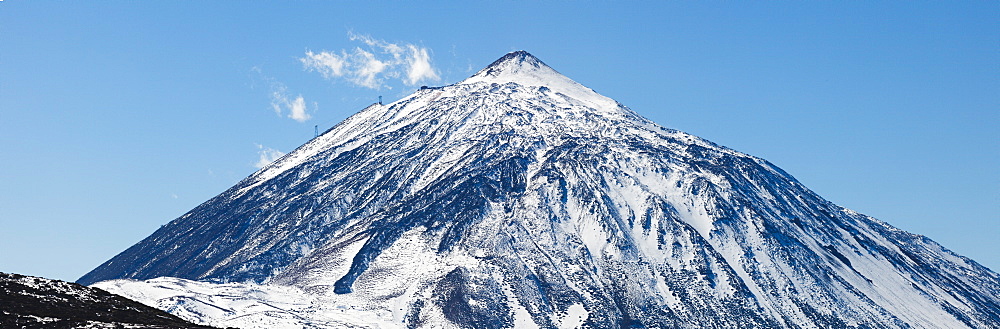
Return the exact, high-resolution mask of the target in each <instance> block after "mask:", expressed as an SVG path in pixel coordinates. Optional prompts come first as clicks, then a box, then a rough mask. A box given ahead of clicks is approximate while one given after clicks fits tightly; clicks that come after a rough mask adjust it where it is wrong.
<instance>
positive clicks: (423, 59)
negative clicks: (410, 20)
mask: <svg viewBox="0 0 1000 329" xmlns="http://www.w3.org/2000/svg"><path fill="white" fill-rule="evenodd" d="M348 36H349V38H350V40H351V41H360V42H361V43H363V44H364V45H365V46H366V48H362V47H356V48H355V49H354V51H352V52H347V51H345V50H341V51H340V52H334V51H322V52H319V53H314V52H312V51H307V52H306V57H303V58H300V59H299V61H301V62H302V65H303V66H305V68H306V70H309V71H316V72H319V73H320V74H321V75H323V77H324V78H326V79H330V80H333V79H337V78H344V79H346V80H347V81H348V82H351V83H353V84H355V85H357V86H360V87H365V88H371V89H381V88H383V87H385V88H391V87H389V86H388V85H387V84H386V80H389V79H397V78H399V79H401V81H402V82H403V83H404V84H406V85H409V86H414V85H417V84H418V83H421V82H423V81H437V80H440V79H441V78H440V77H439V76H438V74H437V70H435V69H434V66H433V65H432V64H431V56H430V51H429V49H427V48H424V47H418V46H416V45H413V44H403V45H399V44H395V43H389V42H386V41H384V40H379V39H375V38H372V37H371V36H368V35H363V34H355V33H353V32H350V33H348Z"/></svg>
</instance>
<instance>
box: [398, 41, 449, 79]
mask: <svg viewBox="0 0 1000 329" xmlns="http://www.w3.org/2000/svg"><path fill="white" fill-rule="evenodd" d="M408 48H410V54H411V55H410V57H408V58H407V68H406V84H408V85H411V86H412V85H415V84H417V82H420V81H422V80H432V81H437V80H440V79H441V78H440V77H438V75H437V72H436V71H434V67H433V66H431V56H430V55H428V54H427V48H417V47H416V46H414V45H408Z"/></svg>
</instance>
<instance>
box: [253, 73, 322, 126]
mask: <svg viewBox="0 0 1000 329" xmlns="http://www.w3.org/2000/svg"><path fill="white" fill-rule="evenodd" d="M304 60H305V59H303V62H304ZM328 62H329V61H328ZM331 70H332V69H331ZM250 72H252V73H253V74H252V75H251V78H252V82H253V85H251V88H255V87H254V85H256V84H257V81H258V80H262V81H264V82H265V83H266V84H267V87H268V88H269V91H270V96H271V97H270V98H271V109H272V110H274V114H277V115H278V116H279V117H280V116H286V117H288V118H291V119H292V120H295V121H298V122H305V121H307V120H309V119H311V118H312V115H311V114H309V113H310V112H316V109H317V108H319V104H317V103H316V102H313V103H312V106H311V107H310V106H307V103H306V100H305V98H304V97H302V94H299V95H297V96H295V97H291V96H290V94H289V93H288V87H287V86H285V84H284V83H281V82H278V81H277V80H275V79H274V78H272V77H269V76H266V75H264V72H263V71H261V69H260V68H259V67H256V66H254V67H251V68H250ZM334 73H335V72H334V71H330V73H329V74H334ZM323 74H324V76H325V75H326V74H327V73H323ZM285 113H288V114H287V115H285Z"/></svg>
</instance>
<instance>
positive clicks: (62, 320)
mask: <svg viewBox="0 0 1000 329" xmlns="http://www.w3.org/2000/svg"><path fill="white" fill-rule="evenodd" d="M0 328H49V329H53V328H191V329H202V328H204V329H212V328H211V327H206V326H201V325H195V324H192V323H188V322H186V321H184V320H181V319H180V318H178V317H176V316H173V315H170V314H168V313H166V312H164V311H161V310H158V309H155V308H152V307H149V306H146V305H143V304H140V303H139V302H135V301H132V300H129V299H127V298H125V297H122V296H118V295H113V294H110V293H108V292H106V291H104V290H101V289H96V288H90V287H85V286H81V285H79V284H76V283H70V282H64V281H59V280H50V279H45V278H39V277H33V276H24V275H18V274H10V273H0Z"/></svg>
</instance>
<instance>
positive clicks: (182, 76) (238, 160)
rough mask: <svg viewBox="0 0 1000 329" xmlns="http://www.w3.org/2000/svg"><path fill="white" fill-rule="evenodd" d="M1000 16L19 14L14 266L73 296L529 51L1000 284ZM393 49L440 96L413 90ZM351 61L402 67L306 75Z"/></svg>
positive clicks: (797, 5) (305, 10)
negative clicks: (310, 145)
mask: <svg viewBox="0 0 1000 329" xmlns="http://www.w3.org/2000/svg"><path fill="white" fill-rule="evenodd" d="M998 17H1000V2H996V1H963V2H935V3H923V2H909V1H907V2H894V3H889V4H886V3H871V2H868V1H854V2H848V3H847V4H844V3H842V2H819V1H808V2H767V3H766V4H751V3H745V2H739V3H733V2H686V1H685V2H681V1H677V2H668V3H661V2H659V1H657V2H646V3H639V2H629V3H621V2H611V1H595V2H583V3H581V2H569V1H556V2H547V3H541V4H539V3H533V2H521V1H493V2H484V3H473V4H468V3H465V2H434V1H420V2H417V1H407V2H391V3H379V4H374V5H372V4H369V3H368V2H361V1H351V2H332V1H302V2H296V3H292V4H289V3H286V2H284V1H280V2H279V1H247V2H236V1H223V2H219V3H216V2H201V1H144V2H138V1H58V2H53V1H26V0H6V1H2V2H0V156H2V158H0V271H4V272H17V273H23V274H29V275H38V276H45V277H51V278H56V279H63V280H75V279H76V278H78V277H79V276H80V275H82V274H84V273H86V272H87V271H89V270H90V269H92V268H94V267H96V266H97V265H99V264H100V263H102V262H104V261H105V260H107V259H109V258H110V257H112V256H114V255H115V254H117V253H118V252H121V251H122V250H124V249H125V248H127V247H129V246H130V245H132V244H134V243H136V242H138V241H139V240H141V239H142V238H144V237H146V236H147V235H148V234H150V233H152V232H153V231H154V230H155V229H156V228H158V227H159V226H160V225H162V224H164V223H167V222H168V221H170V220H172V219H174V218H176V217H178V216H180V215H182V214H183V213H185V212H187V211H188V210H190V209H191V208H193V207H195V206H197V205H198V204H199V203H201V202H204V201H206V200H208V199H209V198H211V197H212V196H215V195H216V194H218V193H220V192H222V191H224V190H225V189H226V188H228V187H229V186H231V185H233V184H235V183H236V182H237V181H239V180H240V179H242V178H244V177H246V176H247V175H249V174H251V173H253V172H254V171H255V170H256V167H255V164H256V163H257V162H258V161H259V160H260V158H261V155H262V154H264V156H265V157H266V156H269V155H273V154H275V152H288V151H290V150H292V149H294V148H295V147H296V146H298V145H300V144H301V143H303V142H305V141H306V140H308V139H309V138H311V137H312V136H313V126H314V125H320V127H321V128H322V129H325V128H328V127H330V126H332V125H334V124H336V123H337V122H339V121H340V120H342V119H344V118H345V117H346V116H348V115H350V114H353V113H355V112H357V111H358V110H359V109H361V108H362V107H363V106H365V105H367V104H369V103H371V102H374V101H376V100H377V97H378V96H379V95H383V96H384V97H385V98H386V100H387V101H391V100H395V99H398V98H399V97H401V96H402V95H405V94H408V93H409V92H410V91H412V90H413V89H414V88H418V87H419V85H417V84H427V85H441V84H449V83H453V82H457V81H459V80H461V79H463V78H465V77H467V76H469V75H471V74H472V73H474V72H475V71H476V70H478V69H479V68H482V67H484V66H486V65H488V64H489V63H490V62H492V61H493V60H495V59H497V58H499V57H500V56H502V55H503V54H505V53H507V52H509V51H512V50H518V49H524V50H527V51H529V52H531V53H532V54H534V55H536V56H537V57H539V58H541V59H542V60H543V61H545V62H546V63H548V64H549V65H551V66H552V67H554V68H555V69H556V70H559V71H560V72H562V73H563V74H565V75H567V76H569V77H570V78H572V79H574V80H576V81H578V82H580V83H582V84H584V85H586V86H589V87H591V88H593V89H595V90H596V91H597V92H599V93H602V94H604V95H606V96H609V97H611V98H614V99H616V100H618V101H620V102H621V103H623V104H625V105H627V106H629V107H631V108H632V109H633V110H635V111H636V112H638V113H640V114H642V115H644V116H646V117H648V118H650V119H652V120H653V121H656V122H658V123H659V124H661V125H663V126H666V127H670V128H675V129H680V130H683V131H686V132H689V133H693V134H695V135H699V136H701V137H704V138H707V139H709V140H712V141H714V142H716V143H719V144H721V145H725V146H728V147H731V148H733V149H736V150H739V151H742V152H746V153H749V154H752V155H756V156H759V157H762V158H765V159H767V160H769V161H771V162H772V163H774V164H776V165H778V166H779V167H781V168H783V169H785V170H786V171H788V172H789V173H791V174H792V175H794V176H795V177H796V178H798V179H799V180H800V181H802V182H803V183H804V184H806V185H807V186H809V187H810V188H811V189H813V190H814V191H816V192H817V193H819V194H820V195H822V196H823V197H825V198H827V199H828V200H830V201H833V202H835V203H837V204H839V205H842V206H845V207H848V208H851V209H854V210H857V211H860V212H862V213H865V214H868V215H872V216H874V217H876V218H879V219H882V220H884V221H887V222H889V223H890V224H892V225H894V226H897V227H899V228H902V229H904V230H907V231H910V232H914V233H918V234H923V235H927V236H928V237H930V238H931V239H934V240H935V241H938V242H939V243H941V244H943V245H944V246H945V247H947V248H950V249H952V250H954V251H956V252H958V253H959V254H962V255H965V256H968V257H971V258H972V259H974V260H976V261H978V262H980V263H981V264H983V265H986V266H987V267H990V268H991V269H993V270H998V269H1000V253H998V252H997V250H1000V238H998V237H1000V174H998V171H1000V170H998V169H1000V132H998V131H1000V19H998ZM352 36H354V38H352ZM360 37H368V38H370V39H369V40H370V41H372V42H370V43H371V44H367V43H365V42H364V41H365V40H364V39H363V38H360ZM352 39H353V40H352ZM393 45H395V46H399V47H400V49H404V50H406V49H411V48H409V47H410V46H413V49H417V50H425V51H426V52H427V54H428V56H429V60H430V64H431V65H432V66H431V68H432V69H433V71H432V72H434V73H436V75H437V76H438V78H439V79H437V80H434V79H433V76H431V75H424V76H423V77H424V78H425V79H424V80H423V81H419V82H417V83H415V84H409V85H408V84H407V83H405V82H404V78H406V77H407V75H406V72H405V67H406V66H405V65H404V64H399V63H396V62H393V59H392V57H391V55H392V54H391V52H387V49H389V47H390V46H393ZM358 48H360V49H361V50H363V51H367V52H369V53H371V54H372V55H373V56H375V57H374V58H376V59H378V60H380V61H381V62H382V63H385V64H386V67H385V69H384V71H382V72H381V73H380V74H378V75H374V76H372V77H373V78H376V79H379V78H380V79H381V80H374V81H369V82H372V83H369V85H370V86H374V87H377V88H376V89H372V88H368V87H365V86H361V85H360V84H363V81H362V82H359V81H360V80H359V77H362V75H360V73H358V72H359V71H358V70H359V68H357V67H354V68H351V67H347V68H346V69H345V70H346V71H345V72H346V73H344V72H342V73H341V74H342V75H341V76H336V75H333V74H328V75H327V76H324V75H323V74H322V73H323V72H322V71H317V70H308V69H307V67H306V66H304V64H303V62H302V61H301V58H304V57H306V53H307V52H309V51H312V52H313V53H314V54H320V53H323V52H324V51H327V52H328V53H331V54H334V55H337V56H339V57H338V58H340V59H348V60H356V59H357V58H360V57H359V56H360V54H362V53H361V52H358V51H357V50H356V49H358ZM403 54H404V56H403V59H404V60H405V59H406V58H408V57H407V56H409V55H406V54H409V53H403ZM352 74H354V75H352ZM299 97H301V98H302V102H301V103H300V104H299V105H298V106H297V107H298V108H299V109H304V110H305V114H306V115H308V116H309V118H308V119H307V120H304V121H302V122H300V121H299V120H293V119H292V118H289V114H290V113H291V108H293V107H296V99H298V98H299ZM272 104H274V105H277V106H278V109H279V111H275V110H274V108H273V107H272ZM298 118H299V119H300V120H302V119H304V116H301V115H300V116H299V117H298Z"/></svg>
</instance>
